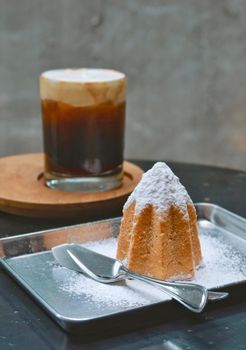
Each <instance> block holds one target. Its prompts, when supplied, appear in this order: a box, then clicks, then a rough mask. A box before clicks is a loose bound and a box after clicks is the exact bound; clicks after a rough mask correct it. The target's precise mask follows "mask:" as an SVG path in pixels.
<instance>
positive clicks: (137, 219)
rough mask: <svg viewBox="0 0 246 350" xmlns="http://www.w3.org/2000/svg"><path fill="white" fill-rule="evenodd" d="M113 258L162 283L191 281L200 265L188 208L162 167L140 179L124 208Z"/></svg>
mask: <svg viewBox="0 0 246 350" xmlns="http://www.w3.org/2000/svg"><path fill="white" fill-rule="evenodd" d="M117 259H119V260H123V261H124V262H125V263H126V265H127V267H128V268H129V269H130V270H131V271H134V272H138V273H141V274H144V275H148V276H152V277H155V278H158V279H162V280H186V279H187V280H188V279H192V278H193V277H194V274H195V269H196V267H197V266H199V264H200V263H201V260H202V256H201V248H200V242H199V237H198V229H197V217H196V210H195V207H194V204H193V202H192V200H191V198H190V196H189V195H188V193H187V191H186V189H185V188H184V186H183V185H182V184H181V183H180V181H179V178H178V177H177V176H175V175H174V173H173V172H172V170H171V169H170V168H169V167H168V166H167V165H166V164H165V163H163V162H158V163H156V164H155V165H154V166H153V168H152V169H150V170H149V171H147V172H146V173H145V174H144V175H143V177H142V180H141V181H140V182H139V184H138V185H137V187H136V188H135V190H134V191H133V192H132V194H131V195H130V197H129V198H128V200H127V202H126V203H125V205H124V208H123V217H122V221H121V227H120V234H119V239H118V248H117Z"/></svg>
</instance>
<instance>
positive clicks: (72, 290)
mask: <svg viewBox="0 0 246 350" xmlns="http://www.w3.org/2000/svg"><path fill="white" fill-rule="evenodd" d="M200 241H201V246H202V252H203V267H200V268H199V269H198V270H197V271H196V276H195V279H194V282H196V283H199V284H201V285H204V286H206V287H207V288H215V287H219V286H223V285H226V284H229V283H235V282H239V281H242V280H245V279H246V264H245V261H246V255H245V254H244V255H243V254H242V253H241V252H240V251H238V250H237V249H236V248H233V247H231V245H230V243H226V242H224V241H223V239H218V238H217V237H214V236H213V233H212V234H208V233H207V232H206V233H205V232H203V231H201V234H200ZM85 246H86V247H87V248H89V249H91V250H94V251H96V252H99V253H101V254H104V255H108V256H110V257H115V255H116V249H117V240H116V239H115V238H109V239H105V240H102V241H97V242H88V243H87V244H85ZM64 271H65V272H66V273H68V272H69V274H67V276H68V277H67V278H66V279H64V273H65V272H64ZM54 272H55V275H56V277H57V276H59V275H60V281H59V286H60V288H61V289H62V290H63V291H64V292H66V293H68V295H69V296H70V297H73V296H74V297H76V296H78V295H81V293H84V294H85V295H86V298H87V300H88V301H90V302H93V303H95V304H98V305H111V306H116V307H119V308H124V307H127V308H129V307H136V306H144V305H148V304H152V303H156V302H160V301H164V300H169V297H168V296H166V295H165V294H164V293H162V292H160V290H158V289H156V288H154V287H152V286H150V285H148V284H146V283H143V282H140V281H136V280H126V282H125V283H124V282H120V283H118V284H111V285H106V284H100V283H97V282H94V281H92V280H91V279H89V278H87V277H85V276H83V275H82V274H77V273H75V272H73V271H68V270H67V269H65V268H63V267H60V266H55V267H54Z"/></svg>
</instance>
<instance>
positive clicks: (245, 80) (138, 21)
mask: <svg viewBox="0 0 246 350" xmlns="http://www.w3.org/2000/svg"><path fill="white" fill-rule="evenodd" d="M60 67H110V68H115V69H118V70H122V71H124V72H126V73H127V75H128V77H129V93H128V113H127V118H128V120H127V130H126V157H128V158H129V157H131V158H154V159H169V160H176V161H185V162H195V163H203V164H214V165H221V166H226V167H234V168H240V169H244V170H246V1H244V0H227V1H223V0H216V1H214V0H186V1H183V0H169V1H168V0H162V1H161V0H125V1H123V0H121V1H119V0H101V1H100V0H49V1H48V0H21V1H19V0H0V156H4V155H9V154H13V153H17V152H18V153H23V152H35V151H39V150H41V149H42V139H41V121H40V111H39V98H38V94H39V91H38V76H39V74H40V73H41V72H42V71H44V70H47V69H51V68H60Z"/></svg>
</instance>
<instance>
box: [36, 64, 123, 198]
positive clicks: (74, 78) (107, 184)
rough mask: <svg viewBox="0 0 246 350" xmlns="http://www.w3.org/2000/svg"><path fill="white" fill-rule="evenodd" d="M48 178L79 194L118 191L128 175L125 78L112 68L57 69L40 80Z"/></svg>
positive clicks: (54, 184)
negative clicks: (126, 160)
mask: <svg viewBox="0 0 246 350" xmlns="http://www.w3.org/2000/svg"><path fill="white" fill-rule="evenodd" d="M40 96H41V108H42V120H43V141H44V154H45V170H44V178H45V182H46V185H47V186H48V187H50V188H52V189H59V190H63V191H70V192H77V191H85V192H96V191H105V190H109V189H112V188H116V187H119V186H120V185H121V183H122V177H123V148H124V129H125V107H126V98H125V96H126V76H125V74H123V73H120V72H117V71H114V70H107V69H58V70H51V71H47V72H44V73H42V74H41V76H40Z"/></svg>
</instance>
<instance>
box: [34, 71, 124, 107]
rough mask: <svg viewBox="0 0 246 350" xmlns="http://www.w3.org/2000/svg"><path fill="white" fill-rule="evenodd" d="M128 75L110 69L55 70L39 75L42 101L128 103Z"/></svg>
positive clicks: (83, 104) (87, 103)
mask: <svg viewBox="0 0 246 350" xmlns="http://www.w3.org/2000/svg"><path fill="white" fill-rule="evenodd" d="M125 94H126V76H125V74H123V73H121V72H117V71H114V70H110V69H85V68H84V69H56V70H51V71H47V72H44V73H43V74H41V76H40V96H41V99H42V100H54V101H60V102H63V103H66V104H70V105H73V106H90V105H94V104H100V103H104V102H113V103H115V104H118V103H120V102H123V101H124V100H125Z"/></svg>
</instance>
